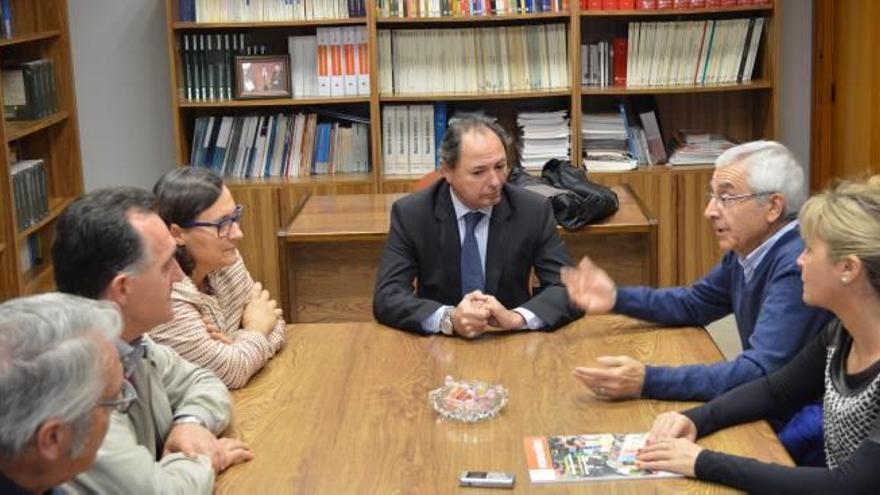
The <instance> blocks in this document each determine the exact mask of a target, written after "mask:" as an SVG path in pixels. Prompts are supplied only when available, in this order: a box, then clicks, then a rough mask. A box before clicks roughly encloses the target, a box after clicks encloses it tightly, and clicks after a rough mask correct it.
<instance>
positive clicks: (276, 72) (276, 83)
mask: <svg viewBox="0 0 880 495" xmlns="http://www.w3.org/2000/svg"><path fill="white" fill-rule="evenodd" d="M289 96H290V58H289V57H288V56H287V55H247V56H237V57H235V97H236V98H284V97H289Z"/></svg>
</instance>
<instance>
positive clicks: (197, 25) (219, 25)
mask: <svg viewBox="0 0 880 495" xmlns="http://www.w3.org/2000/svg"><path fill="white" fill-rule="evenodd" d="M348 25H363V26H366V25H367V18H366V17H349V18H346V19H314V20H308V21H277V22H175V23H173V24H172V25H171V28H172V29H173V30H175V31H184V30H185V31H197V30H204V29H259V28H287V27H310V26H348Z"/></svg>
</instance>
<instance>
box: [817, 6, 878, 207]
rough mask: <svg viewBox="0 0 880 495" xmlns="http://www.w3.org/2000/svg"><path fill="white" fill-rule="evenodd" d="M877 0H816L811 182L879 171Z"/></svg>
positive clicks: (823, 183) (826, 182)
mask: <svg viewBox="0 0 880 495" xmlns="http://www.w3.org/2000/svg"><path fill="white" fill-rule="evenodd" d="M877 19H880V3H878V2H876V1H875V0H846V1H838V0H815V2H814V11H813V39H814V50H813V117H812V120H813V122H812V130H811V136H812V146H811V153H812V163H811V167H810V175H811V177H810V186H811V188H812V189H813V191H814V192H815V191H818V190H821V189H823V188H825V187H827V186H829V185H830V184H832V183H833V181H834V180H835V179H842V178H859V177H864V176H868V175H873V174H877V173H880V57H878V56H877V46H878V43H880V34H878V31H877V26H876V24H877Z"/></svg>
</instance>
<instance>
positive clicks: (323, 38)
mask: <svg viewBox="0 0 880 495" xmlns="http://www.w3.org/2000/svg"><path fill="white" fill-rule="evenodd" d="M287 48H288V53H289V55H290V60H291V61H292V64H291V87H292V88H293V97H294V98H297V97H306V96H369V94H370V61H369V55H368V54H367V29H366V27H365V26H351V27H327V28H324V27H319V28H317V29H316V30H315V35H306V36H290V37H288V38H287Z"/></svg>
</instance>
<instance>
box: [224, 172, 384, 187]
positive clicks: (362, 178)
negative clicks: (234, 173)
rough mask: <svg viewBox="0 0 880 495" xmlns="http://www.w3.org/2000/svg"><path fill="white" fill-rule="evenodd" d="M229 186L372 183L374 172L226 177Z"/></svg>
mask: <svg viewBox="0 0 880 495" xmlns="http://www.w3.org/2000/svg"><path fill="white" fill-rule="evenodd" d="M223 182H224V183H225V184H226V185H227V186H277V185H310V184H372V183H373V176H372V174H369V173H367V174H327V175H313V176H309V177H266V178H259V179H236V178H232V177H226V178H224V179H223Z"/></svg>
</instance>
